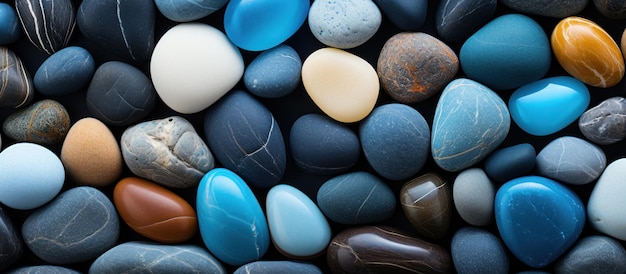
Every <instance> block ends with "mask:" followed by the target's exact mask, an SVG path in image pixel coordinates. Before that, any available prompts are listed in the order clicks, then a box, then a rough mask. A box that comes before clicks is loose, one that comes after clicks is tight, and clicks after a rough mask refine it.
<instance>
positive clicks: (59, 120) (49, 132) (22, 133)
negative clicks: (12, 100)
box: [2, 99, 71, 145]
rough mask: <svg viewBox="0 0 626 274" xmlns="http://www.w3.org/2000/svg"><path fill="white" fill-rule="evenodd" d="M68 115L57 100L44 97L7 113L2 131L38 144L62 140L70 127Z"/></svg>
mask: <svg viewBox="0 0 626 274" xmlns="http://www.w3.org/2000/svg"><path fill="white" fill-rule="evenodd" d="M70 125H71V123H70V115H69V114H68V113H67V110H66V109H65V107H63V105H61V104H60V103H59V102H57V101H54V100H50V99H44V100H41V101H38V102H36V103H34V104H32V105H30V106H28V107H26V108H24V109H20V110H17V111H16V112H14V113H12V114H11V115H9V117H7V118H6V120H4V123H3V124H2V131H3V132H4V134H6V135H7V136H8V137H9V138H11V139H13V140H16V141H22V142H32V143H36V144H40V145H53V144H58V143H60V142H62V141H63V139H64V138H65V135H66V134H67V131H68V130H69V129H70Z"/></svg>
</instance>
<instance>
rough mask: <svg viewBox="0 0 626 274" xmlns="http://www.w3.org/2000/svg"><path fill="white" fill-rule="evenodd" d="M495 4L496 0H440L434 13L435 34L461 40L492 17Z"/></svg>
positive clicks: (496, 3) (446, 38)
mask: <svg viewBox="0 0 626 274" xmlns="http://www.w3.org/2000/svg"><path fill="white" fill-rule="evenodd" d="M497 5H498V1H497V0H442V1H440V2H439V5H438V6H437V12H436V14H435V26H436V28H437V34H439V36H440V37H441V39H443V40H446V41H449V42H463V41H465V39H467V38H468V37H470V36H471V35H472V34H473V33H474V32H476V31H477V30H478V29H479V28H480V27H482V26H483V25H485V24H486V23H487V22H489V20H491V18H493V15H494V14H495V13H496V7H497Z"/></svg>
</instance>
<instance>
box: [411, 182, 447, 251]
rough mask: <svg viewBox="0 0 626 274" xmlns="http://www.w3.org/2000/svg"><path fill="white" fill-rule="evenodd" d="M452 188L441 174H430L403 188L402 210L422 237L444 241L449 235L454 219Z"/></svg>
mask: <svg viewBox="0 0 626 274" xmlns="http://www.w3.org/2000/svg"><path fill="white" fill-rule="evenodd" d="M450 188H451V186H450V185H449V184H448V182H446V181H444V180H443V179H442V178H441V177H439V175H437V174H434V173H427V174H425V175H422V176H419V177H417V178H415V179H412V180H410V181H409V182H408V183H406V184H404V185H403V186H402V189H400V205H401V206H402V211H403V212H404V215H405V216H406V217H407V219H409V222H411V224H412V225H413V227H414V228H415V229H416V230H417V233H419V234H420V235H421V236H425V237H426V238H429V239H441V238H443V237H444V236H446V235H447V233H448V231H449V230H450V221H451V219H452V191H451V189H450Z"/></svg>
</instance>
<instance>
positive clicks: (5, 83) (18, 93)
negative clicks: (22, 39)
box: [0, 46, 35, 108]
mask: <svg viewBox="0 0 626 274" xmlns="http://www.w3.org/2000/svg"><path fill="white" fill-rule="evenodd" d="M0 79H3V80H2V82H0V90H2V94H0V108H19V107H22V106H26V105H28V104H30V102H31V101H32V100H33V97H34V94H35V88H34V87H33V81H32V79H31V77H30V74H29V73H28V71H27V70H26V68H25V67H24V65H23V64H22V60H21V59H20V57H18V56H17V55H15V52H13V51H12V50H11V49H9V48H7V47H3V46H0Z"/></svg>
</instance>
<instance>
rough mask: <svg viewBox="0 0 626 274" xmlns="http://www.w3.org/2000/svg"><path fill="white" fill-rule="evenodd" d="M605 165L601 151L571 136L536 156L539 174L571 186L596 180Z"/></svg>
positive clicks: (565, 137) (604, 158) (557, 140)
mask: <svg viewBox="0 0 626 274" xmlns="http://www.w3.org/2000/svg"><path fill="white" fill-rule="evenodd" d="M606 164H607V163H606V156H605V155H604V152H603V151H602V149H600V148H599V147H597V146H596V145H594V144H591V143H589V142H587V141H585V140H583V139H580V138H577V137H572V136H563V137H559V138H557V139H555V140H553V141H552V142H550V143H549V144H548V145H546V146H545V147H544V148H543V149H542V150H541V151H540V152H539V153H538V154H537V172H538V174H539V175H542V176H545V177H549V178H552V179H555V180H558V181H560V182H563V183H568V184H573V185H583V184H588V183H591V182H593V181H594V180H596V179H598V177H600V175H601V174H602V171H604V168H605V167H606Z"/></svg>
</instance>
